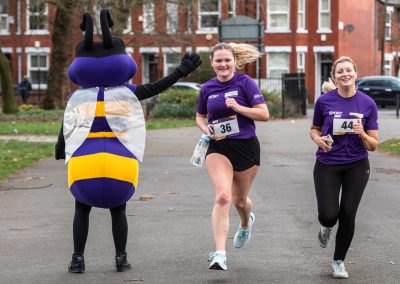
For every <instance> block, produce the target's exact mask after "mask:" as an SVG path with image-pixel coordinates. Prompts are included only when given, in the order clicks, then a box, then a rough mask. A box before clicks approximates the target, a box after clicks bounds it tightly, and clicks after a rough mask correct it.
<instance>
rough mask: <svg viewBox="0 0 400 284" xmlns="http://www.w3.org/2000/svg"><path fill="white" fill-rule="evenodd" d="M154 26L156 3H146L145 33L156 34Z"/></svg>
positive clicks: (144, 8) (144, 13)
mask: <svg viewBox="0 0 400 284" xmlns="http://www.w3.org/2000/svg"><path fill="white" fill-rule="evenodd" d="M154 26H155V19H154V3H145V4H143V32H144V33H152V32H154Z"/></svg>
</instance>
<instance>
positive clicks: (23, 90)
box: [18, 75, 32, 104]
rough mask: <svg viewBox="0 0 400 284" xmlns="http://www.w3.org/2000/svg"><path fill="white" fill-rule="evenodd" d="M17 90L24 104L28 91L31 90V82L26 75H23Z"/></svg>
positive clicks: (26, 100)
mask: <svg viewBox="0 0 400 284" xmlns="http://www.w3.org/2000/svg"><path fill="white" fill-rule="evenodd" d="M18 91H19V93H20V95H21V99H22V103H24V104H26V103H27V102H28V98H29V92H30V91H32V84H31V82H30V81H29V78H28V76H26V75H25V76H24V78H23V79H22V80H21V82H19V84H18Z"/></svg>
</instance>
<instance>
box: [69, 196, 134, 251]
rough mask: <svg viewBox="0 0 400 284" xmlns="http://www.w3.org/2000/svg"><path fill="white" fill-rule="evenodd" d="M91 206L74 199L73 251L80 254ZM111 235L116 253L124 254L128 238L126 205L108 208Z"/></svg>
mask: <svg viewBox="0 0 400 284" xmlns="http://www.w3.org/2000/svg"><path fill="white" fill-rule="evenodd" d="M91 209H92V206H88V205H85V204H83V203H81V202H79V201H78V200H76V199H75V216H74V224H73V232H74V233H73V234H74V250H75V253H78V254H82V253H83V252H84V250H85V245H86V240H87V236H88V231H89V213H90V210H91ZM110 212H111V221H112V233H113V237H114V245H115V252H116V253H125V249H126V241H127V238H128V221H127V219H126V214H125V212H126V204H122V205H120V206H117V207H114V208H110Z"/></svg>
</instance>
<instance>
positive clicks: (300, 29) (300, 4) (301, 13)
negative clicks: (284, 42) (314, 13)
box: [297, 0, 308, 33]
mask: <svg viewBox="0 0 400 284" xmlns="http://www.w3.org/2000/svg"><path fill="white" fill-rule="evenodd" d="M300 19H301V20H302V22H303V26H300V24H299V23H300V21H299V20H300ZM306 27H307V17H306V0H297V33H308V31H307V29H306Z"/></svg>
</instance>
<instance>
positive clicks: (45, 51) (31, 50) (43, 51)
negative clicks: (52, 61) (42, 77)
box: [25, 47, 50, 90]
mask: <svg viewBox="0 0 400 284" xmlns="http://www.w3.org/2000/svg"><path fill="white" fill-rule="evenodd" d="M25 53H26V55H27V61H28V62H27V74H29V77H30V79H31V82H32V89H33V90H39V84H36V83H33V81H32V76H31V72H32V71H39V72H46V73H47V74H48V73H49V55H50V48H48V47H45V48H35V47H27V48H26V49H25ZM32 56H45V57H46V66H44V67H32ZM40 90H47V83H42V82H40Z"/></svg>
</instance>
